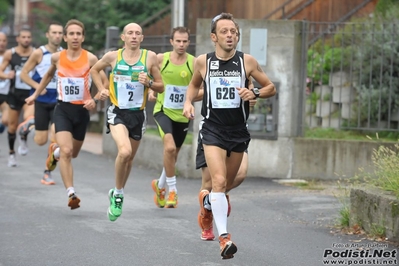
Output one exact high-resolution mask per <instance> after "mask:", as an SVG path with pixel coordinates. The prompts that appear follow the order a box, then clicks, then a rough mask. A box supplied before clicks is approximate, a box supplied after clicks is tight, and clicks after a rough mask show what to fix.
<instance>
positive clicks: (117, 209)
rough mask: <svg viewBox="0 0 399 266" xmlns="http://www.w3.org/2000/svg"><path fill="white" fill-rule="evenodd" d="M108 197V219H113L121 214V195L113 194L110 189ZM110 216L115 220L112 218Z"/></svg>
mask: <svg viewBox="0 0 399 266" xmlns="http://www.w3.org/2000/svg"><path fill="white" fill-rule="evenodd" d="M108 197H109V203H110V204H109V208H108V218H109V219H110V221H115V220H116V219H118V217H119V216H121V214H122V206H123V195H121V194H114V190H113V189H110V191H109V192H108ZM111 218H112V219H115V220H112V219H111Z"/></svg>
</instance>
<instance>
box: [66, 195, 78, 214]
mask: <svg viewBox="0 0 399 266" xmlns="http://www.w3.org/2000/svg"><path fill="white" fill-rule="evenodd" d="M79 203H80V199H79V198H78V196H76V194H75V193H72V194H71V195H69V200H68V207H71V210H74V209H77V208H79V207H80V205H79Z"/></svg>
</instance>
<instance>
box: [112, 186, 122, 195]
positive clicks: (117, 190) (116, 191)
mask: <svg viewBox="0 0 399 266" xmlns="http://www.w3.org/2000/svg"><path fill="white" fill-rule="evenodd" d="M114 195H123V188H121V189H117V188H115V189H114Z"/></svg>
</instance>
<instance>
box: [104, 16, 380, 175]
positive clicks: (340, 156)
mask: <svg viewBox="0 0 399 266" xmlns="http://www.w3.org/2000/svg"><path fill="white" fill-rule="evenodd" d="M238 23H239V25H240V27H241V32H242V36H241V39H242V49H241V50H242V51H243V52H245V53H249V46H250V43H249V40H250V30H251V29H252V28H266V29H267V30H268V32H267V34H268V38H267V60H266V61H267V65H261V67H262V68H263V70H264V71H265V73H266V74H267V75H268V76H269V78H270V79H271V80H272V81H274V82H279V85H280V86H279V110H278V139H277V140H264V139H252V140H251V142H250V145H249V161H250V163H249V170H248V176H257V177H265V178H317V179H337V178H340V177H343V176H347V177H351V176H353V175H354V174H355V173H356V172H357V171H358V169H359V167H368V165H370V164H371V154H372V152H373V149H374V148H376V147H378V144H377V143H375V142H371V141H370V142H356V141H334V140H309V139H302V138H298V136H300V134H299V131H298V129H299V130H300V128H301V125H302V124H304V123H303V122H302V121H303V120H302V119H301V117H302V116H301V114H302V113H303V112H302V109H301V108H302V106H303V104H302V101H303V100H302V99H303V94H304V91H303V88H304V86H302V85H303V84H301V82H303V77H301V75H303V71H302V70H303V69H302V65H303V64H302V60H303V59H302V53H301V50H302V45H304V43H305V44H306V42H302V39H301V36H302V35H301V27H302V22H300V21H266V20H238ZM265 41H266V40H265ZM196 45H197V55H199V54H203V53H208V52H211V51H213V50H214V47H213V44H212V43H211V41H210V20H209V19H199V20H198V21H197V37H196ZM200 108H201V104H200V103H196V104H195V109H196V110H195V111H196V114H195V117H196V118H195V120H194V124H193V134H194V137H193V144H192V145H184V146H183V148H182V150H181V152H180V154H179V160H178V163H177V169H178V173H179V176H182V177H188V178H199V177H200V171H199V170H195V154H196V147H197V136H198V123H199V121H200V119H201V115H200ZM149 115H151V114H149ZM103 150H104V153H105V154H109V155H112V156H116V153H117V150H116V147H115V144H114V141H113V140H112V138H111V137H110V135H105V134H104V138H103ZM135 164H140V165H144V166H146V167H150V168H155V169H159V171H161V169H162V141H161V139H160V137H159V136H153V135H150V134H145V135H144V137H143V140H142V143H141V144H140V148H139V151H138V154H137V156H136V158H135Z"/></svg>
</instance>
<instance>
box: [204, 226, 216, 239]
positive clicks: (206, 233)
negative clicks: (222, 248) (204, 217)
mask: <svg viewBox="0 0 399 266" xmlns="http://www.w3.org/2000/svg"><path fill="white" fill-rule="evenodd" d="M201 239H202V240H205V241H212V240H215V235H214V234H213V227H211V228H209V229H202V232H201Z"/></svg>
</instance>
